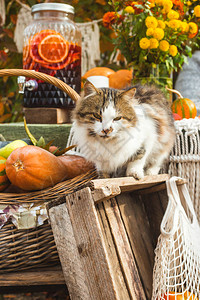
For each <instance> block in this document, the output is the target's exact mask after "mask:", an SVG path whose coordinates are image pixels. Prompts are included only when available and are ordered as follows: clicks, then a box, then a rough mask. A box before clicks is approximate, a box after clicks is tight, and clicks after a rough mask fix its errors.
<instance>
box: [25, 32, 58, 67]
mask: <svg viewBox="0 0 200 300" xmlns="http://www.w3.org/2000/svg"><path fill="white" fill-rule="evenodd" d="M52 34H55V35H59V34H60V33H58V32H57V31H55V30H52V29H44V30H41V31H39V32H37V33H36V34H34V36H33V37H31V38H30V39H29V49H30V56H31V58H32V59H33V60H34V61H35V62H38V63H43V64H44V63H45V61H44V60H43V59H42V58H41V57H40V55H39V53H38V46H39V44H40V43H41V41H42V40H43V39H44V38H45V37H46V36H48V35H52ZM46 64H47V62H46Z"/></svg>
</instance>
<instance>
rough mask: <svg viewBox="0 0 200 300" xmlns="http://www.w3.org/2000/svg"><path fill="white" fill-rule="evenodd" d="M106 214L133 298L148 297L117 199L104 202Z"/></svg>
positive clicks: (135, 299) (134, 299)
mask: <svg viewBox="0 0 200 300" xmlns="http://www.w3.org/2000/svg"><path fill="white" fill-rule="evenodd" d="M103 204H104V207H105V211H106V216H107V218H108V221H109V223H110V228H111V232H112V235H113V239H114V241H115V247H116V249H117V253H118V257H119V260H120V264H121V266H122V269H123V273H124V277H125V280H126V283H127V287H128V289H129V293H130V295H131V299H133V300H138V299H140V300H143V299H146V296H145V293H144V290H143V286H142V283H141V280H140V275H139V273H138V269H137V264H136V262H135V258H134V256H133V253H132V250H131V247H130V243H129V240H128V237H127V234H126V229H125V227H124V224H123V222H122V219H121V216H120V211H119V208H118V206H117V202H116V200H115V199H114V198H113V199H110V200H106V201H104V202H103Z"/></svg>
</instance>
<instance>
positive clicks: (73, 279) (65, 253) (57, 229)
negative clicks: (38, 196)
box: [49, 203, 90, 300]
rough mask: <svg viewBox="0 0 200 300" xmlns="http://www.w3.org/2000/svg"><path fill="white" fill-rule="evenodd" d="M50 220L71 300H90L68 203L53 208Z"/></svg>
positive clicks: (50, 212) (50, 211)
mask: <svg viewBox="0 0 200 300" xmlns="http://www.w3.org/2000/svg"><path fill="white" fill-rule="evenodd" d="M49 218H50V221H51V227H52V231H53V234H54V239H55V243H56V247H57V250H58V254H59V257H60V261H61V264H62V269H63V273H64V277H65V280H66V284H67V287H68V290H69V294H70V297H71V299H72V300H73V299H79V300H90V295H89V291H88V288H87V285H86V284H85V274H84V271H83V268H82V264H81V260H80V256H79V253H78V248H77V244H76V241H75V238H74V233H73V229H72V225H71V221H70V217H69V214H68V211H67V207H66V203H63V204H60V205H58V206H54V207H51V208H50V209H49Z"/></svg>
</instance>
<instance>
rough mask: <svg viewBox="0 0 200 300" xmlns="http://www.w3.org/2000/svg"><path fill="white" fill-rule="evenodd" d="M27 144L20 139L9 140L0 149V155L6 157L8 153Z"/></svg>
mask: <svg viewBox="0 0 200 300" xmlns="http://www.w3.org/2000/svg"><path fill="white" fill-rule="evenodd" d="M27 145H28V144H27V143H26V142H24V141H22V140H15V141H13V142H10V143H9V144H7V145H6V146H4V147H3V148H1V149H0V156H3V157H4V158H8V156H9V155H10V153H11V152H12V151H13V150H15V149H16V148H19V147H24V146H27Z"/></svg>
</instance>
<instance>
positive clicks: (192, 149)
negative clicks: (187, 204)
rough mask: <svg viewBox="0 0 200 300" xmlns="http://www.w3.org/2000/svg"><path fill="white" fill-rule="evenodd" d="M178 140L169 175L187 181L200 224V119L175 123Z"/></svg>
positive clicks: (170, 162) (171, 157)
mask: <svg viewBox="0 0 200 300" xmlns="http://www.w3.org/2000/svg"><path fill="white" fill-rule="evenodd" d="M175 129H176V140H175V145H174V148H173V150H172V152H171V154H170V158H169V167H168V173H169V175H171V176H179V177H182V178H185V179H187V187H188V190H189V193H190V196H191V199H192V202H193V206H194V210H195V212H196V215H197V219H198V221H199V222H200V183H199V178H200V119H199V118H197V117H196V118H194V119H192V118H190V119H183V120H180V121H175Z"/></svg>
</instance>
